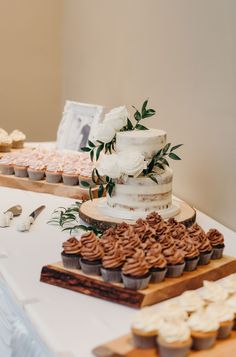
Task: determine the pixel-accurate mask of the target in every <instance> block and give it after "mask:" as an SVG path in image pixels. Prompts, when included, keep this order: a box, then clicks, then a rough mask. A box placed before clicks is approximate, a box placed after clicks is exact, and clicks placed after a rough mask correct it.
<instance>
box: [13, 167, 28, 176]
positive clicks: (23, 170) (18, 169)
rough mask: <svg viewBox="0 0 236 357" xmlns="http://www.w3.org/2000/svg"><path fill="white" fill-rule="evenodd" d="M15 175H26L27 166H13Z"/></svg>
mask: <svg viewBox="0 0 236 357" xmlns="http://www.w3.org/2000/svg"><path fill="white" fill-rule="evenodd" d="M14 172H15V176H16V177H28V172H27V167H17V166H15V167H14Z"/></svg>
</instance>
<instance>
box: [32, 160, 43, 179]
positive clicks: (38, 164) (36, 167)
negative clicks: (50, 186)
mask: <svg viewBox="0 0 236 357" xmlns="http://www.w3.org/2000/svg"><path fill="white" fill-rule="evenodd" d="M45 169H46V166H45V164H44V163H43V162H42V161H39V160H38V161H35V162H32V163H30V164H29V167H28V175H29V178H30V180H32V181H40V180H43V179H44V175H45Z"/></svg>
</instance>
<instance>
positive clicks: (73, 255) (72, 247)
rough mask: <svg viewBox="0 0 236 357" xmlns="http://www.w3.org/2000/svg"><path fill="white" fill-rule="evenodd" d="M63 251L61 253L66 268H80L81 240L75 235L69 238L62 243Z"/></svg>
mask: <svg viewBox="0 0 236 357" xmlns="http://www.w3.org/2000/svg"><path fill="white" fill-rule="evenodd" d="M62 247H63V252H62V253H61V257H62V262H63V265H64V267H65V268H69V269H80V262H79V260H80V258H81V255H80V252H81V242H80V241H78V240H77V239H76V238H75V237H71V238H69V239H68V240H67V241H66V242H64V243H63V244H62Z"/></svg>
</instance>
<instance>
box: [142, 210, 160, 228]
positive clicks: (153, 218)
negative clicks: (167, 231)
mask: <svg viewBox="0 0 236 357" xmlns="http://www.w3.org/2000/svg"><path fill="white" fill-rule="evenodd" d="M146 221H147V223H148V224H149V226H151V227H152V228H154V229H155V230H156V228H157V227H158V225H159V223H160V222H162V223H164V220H163V218H162V217H161V216H160V215H159V214H158V213H157V212H151V213H149V215H148V216H147V217H146Z"/></svg>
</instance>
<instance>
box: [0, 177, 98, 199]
mask: <svg viewBox="0 0 236 357" xmlns="http://www.w3.org/2000/svg"><path fill="white" fill-rule="evenodd" d="M0 186H5V187H11V188H17V189H20V190H26V191H33V192H41V193H50V194H52V195H56V196H63V197H69V198H76V199H78V200H88V199H89V190H88V189H87V188H83V187H80V186H78V185H77V186H67V185H64V184H63V183H48V182H46V180H41V181H32V180H30V179H29V178H27V177H24V178H21V177H16V176H14V175H1V174H0ZM92 192H93V196H94V197H97V192H98V189H97V188H96V187H95V188H92Z"/></svg>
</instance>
